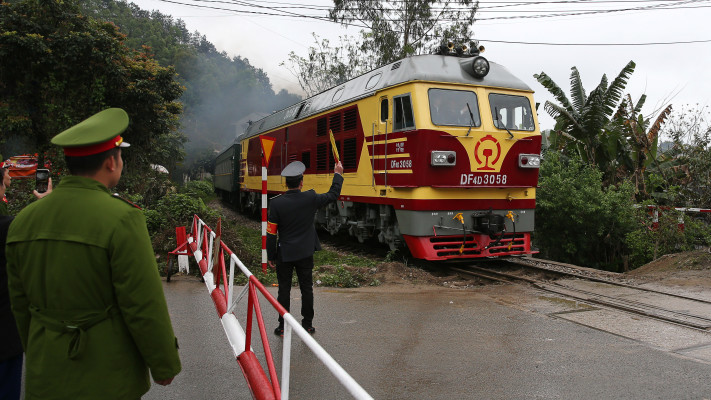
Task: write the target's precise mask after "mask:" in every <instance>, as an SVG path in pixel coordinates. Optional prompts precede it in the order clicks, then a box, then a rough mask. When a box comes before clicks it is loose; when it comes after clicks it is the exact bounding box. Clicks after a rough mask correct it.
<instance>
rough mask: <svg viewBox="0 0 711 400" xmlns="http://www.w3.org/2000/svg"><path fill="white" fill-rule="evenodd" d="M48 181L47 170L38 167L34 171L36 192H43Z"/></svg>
mask: <svg viewBox="0 0 711 400" xmlns="http://www.w3.org/2000/svg"><path fill="white" fill-rule="evenodd" d="M48 183H49V170H48V169H43V168H38V169H37V172H36V173H35V190H37V192H38V193H44V192H46V191H47V187H48V186H47V185H48Z"/></svg>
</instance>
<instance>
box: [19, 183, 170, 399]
mask: <svg viewBox="0 0 711 400" xmlns="http://www.w3.org/2000/svg"><path fill="white" fill-rule="evenodd" d="M7 269H8V277H9V283H10V287H9V288H10V297H11V300H12V310H13V313H14V315H15V318H16V320H17V325H18V328H19V332H20V338H21V339H22V343H23V346H24V348H25V350H26V353H25V354H26V374H25V383H26V386H25V395H26V397H25V398H26V399H27V400H32V399H73V400H78V399H137V398H139V397H140V396H141V395H143V394H144V393H145V392H147V391H148V389H149V387H150V377H149V369H150V373H151V374H152V375H153V379H155V380H164V379H169V378H171V377H173V376H175V375H176V374H177V373H178V372H179V371H180V368H181V366H180V360H179V358H178V350H177V341H176V339H175V336H174V334H173V328H172V326H171V323H170V318H169V316H168V309H167V305H166V301H165V297H164V296H163V288H162V284H161V280H160V276H159V275H158V269H157V266H156V262H155V255H154V252H153V249H152V247H151V242H150V238H149V236H148V230H147V229H146V222H145V218H144V216H143V213H142V212H141V210H139V209H138V208H136V207H134V206H132V205H129V204H128V203H126V202H124V201H123V200H121V199H119V198H115V197H113V196H111V194H110V193H109V191H108V189H107V188H106V186H104V185H103V184H101V183H99V182H97V181H95V180H93V179H89V178H84V177H78V176H68V177H65V178H63V179H62V182H61V183H60V184H59V185H58V186H57V187H56V188H55V189H54V191H53V192H52V193H51V194H49V195H48V196H47V197H45V198H43V199H41V200H38V201H35V202H34V203H32V204H30V205H29V206H27V207H26V208H25V209H24V210H22V211H21V212H20V213H19V215H18V216H17V217H16V218H15V220H14V221H13V223H12V224H11V225H10V231H9V233H8V238H7Z"/></svg>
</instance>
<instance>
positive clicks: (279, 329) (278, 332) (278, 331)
mask: <svg viewBox="0 0 711 400" xmlns="http://www.w3.org/2000/svg"><path fill="white" fill-rule="evenodd" d="M274 334H275V335H277V336H284V327H283V326H277V327H276V329H274Z"/></svg>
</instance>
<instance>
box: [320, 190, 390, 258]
mask: <svg viewBox="0 0 711 400" xmlns="http://www.w3.org/2000/svg"><path fill="white" fill-rule="evenodd" d="M316 223H317V224H318V225H319V226H321V227H323V228H324V229H326V230H327V231H328V232H329V233H330V234H332V235H335V234H336V233H338V232H339V231H340V230H342V229H344V230H347V231H348V234H349V235H351V236H353V237H355V238H356V239H357V240H358V241H359V242H360V243H363V242H365V241H366V240H367V239H369V238H371V237H373V236H374V235H375V234H376V233H377V237H378V241H379V242H380V243H384V244H387V245H388V246H389V247H390V249H391V250H396V249H398V248H399V247H400V246H401V245H402V237H401V236H400V230H399V229H398V223H397V219H396V218H395V215H394V213H393V209H392V206H389V205H384V204H362V203H354V202H351V201H338V202H336V203H331V204H329V205H328V206H327V207H325V208H324V209H321V210H319V212H318V213H317V214H316Z"/></svg>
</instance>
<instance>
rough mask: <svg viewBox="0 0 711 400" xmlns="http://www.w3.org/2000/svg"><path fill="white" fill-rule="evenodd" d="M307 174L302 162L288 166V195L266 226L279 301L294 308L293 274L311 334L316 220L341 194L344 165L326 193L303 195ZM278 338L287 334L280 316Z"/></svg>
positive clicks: (275, 205)
mask: <svg viewBox="0 0 711 400" xmlns="http://www.w3.org/2000/svg"><path fill="white" fill-rule="evenodd" d="M305 170H306V167H305V166H304V164H303V163H302V162H300V161H294V162H292V163H291V164H289V165H287V166H286V168H284V170H283V171H282V173H281V176H283V177H285V180H286V186H287V188H288V191H287V192H286V193H284V194H282V195H280V196H277V197H275V198H273V199H272V201H271V204H270V206H269V220H268V222H267V259H268V261H269V266H271V267H272V268H274V264H275V263H276V271H277V280H278V281H279V294H278V296H277V300H278V301H279V304H281V305H282V306H283V307H284V308H285V309H286V310H287V311H289V306H290V304H291V299H290V297H289V296H290V294H291V278H292V276H293V272H294V270H296V277H297V278H298V280H299V289H300V290H301V316H302V317H303V319H302V321H301V325H302V326H303V327H304V328H305V329H306V330H307V331H308V332H309V333H311V334H313V333H314V332H315V331H316V329H315V328H314V327H313V318H314V290H313V275H312V270H313V267H314V251H316V250H321V243H320V242H319V240H318V235H317V234H316V227H315V226H314V217H315V215H316V211H317V210H318V209H319V208H321V207H323V206H325V205H326V204H328V203H331V202H334V201H336V200H337V199H338V196H339V195H340V194H341V185H343V175H342V174H343V165H342V164H341V162H340V161H339V162H338V163H337V164H336V167H335V168H334V172H335V174H334V175H333V182H332V183H331V188H330V189H329V190H328V192H327V193H323V194H318V193H316V192H315V191H314V190H313V189H312V190H308V191H305V192H302V191H301V188H302V187H303V186H304V180H303V179H304V177H303V173H304V171H305ZM274 333H275V334H277V335H283V333H284V319H283V318H282V317H281V316H279V326H278V327H277V328H276V329H275V330H274Z"/></svg>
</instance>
